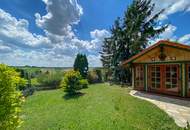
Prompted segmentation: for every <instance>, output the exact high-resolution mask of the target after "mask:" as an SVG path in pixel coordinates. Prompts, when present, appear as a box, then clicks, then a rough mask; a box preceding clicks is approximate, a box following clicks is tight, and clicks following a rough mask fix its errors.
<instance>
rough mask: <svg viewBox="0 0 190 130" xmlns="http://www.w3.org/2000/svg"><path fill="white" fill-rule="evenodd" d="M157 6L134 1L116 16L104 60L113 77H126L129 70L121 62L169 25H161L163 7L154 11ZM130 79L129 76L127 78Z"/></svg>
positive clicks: (142, 0)
mask: <svg viewBox="0 0 190 130" xmlns="http://www.w3.org/2000/svg"><path fill="white" fill-rule="evenodd" d="M154 7H155V5H154V4H153V3H152V1H151V0H134V1H133V3H132V4H131V5H130V6H129V7H128V9H127V10H126V12H125V14H124V18H122V19H121V18H117V19H116V20H115V22H114V25H113V26H112V28H111V30H110V31H111V34H112V35H111V37H109V38H106V39H105V40H104V44H103V46H102V48H103V49H102V51H101V52H100V54H101V61H102V63H103V66H104V67H105V68H108V69H109V70H110V71H111V72H112V77H113V79H114V80H120V81H121V80H122V79H124V80H126V78H127V77H126V76H127V75H128V78H129V77H130V74H129V73H130V72H129V71H126V70H123V68H121V67H120V66H119V64H120V63H121V62H123V61H124V60H127V59H129V58H130V57H131V56H133V55H135V54H137V53H139V52H140V51H142V50H143V49H145V48H146V47H147V45H148V44H149V42H148V41H149V40H151V39H154V38H155V37H156V36H158V35H159V34H161V33H162V32H164V31H165V29H166V28H167V27H168V25H167V24H166V25H159V20H158V18H159V16H160V14H162V13H163V12H164V9H162V10H160V11H159V12H157V13H156V14H153V11H154ZM128 80H130V79H128Z"/></svg>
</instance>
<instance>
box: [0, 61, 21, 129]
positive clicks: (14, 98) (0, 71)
mask: <svg viewBox="0 0 190 130" xmlns="http://www.w3.org/2000/svg"><path fill="white" fill-rule="evenodd" d="M23 83H24V82H23V80H22V79H21V78H20V77H19V73H17V72H16V71H15V70H14V69H13V68H10V67H8V66H6V65H3V64H0V130H15V129H16V128H17V127H18V126H19V125H20V123H21V120H20V118H19V114H20V111H21V104H22V101H23V97H22V94H21V92H20V91H18V89H19V88H18V87H19V86H22V85H23Z"/></svg>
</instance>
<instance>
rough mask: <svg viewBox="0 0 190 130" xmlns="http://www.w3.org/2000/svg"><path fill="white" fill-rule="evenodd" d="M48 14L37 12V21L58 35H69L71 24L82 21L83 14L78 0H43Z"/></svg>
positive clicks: (39, 24) (48, 30)
mask: <svg viewBox="0 0 190 130" xmlns="http://www.w3.org/2000/svg"><path fill="white" fill-rule="evenodd" d="M43 1H44V3H45V4H46V10H47V14H46V15H44V16H41V15H40V14H39V13H36V14H35V16H36V23H37V25H38V26H39V27H41V28H43V29H45V30H46V31H47V32H49V33H51V34H56V35H68V34H69V33H70V32H71V25H73V24H77V23H78V22H79V21H80V16H81V15H82V14H83V9H82V7H81V6H80V5H79V4H78V3H77V0H43Z"/></svg>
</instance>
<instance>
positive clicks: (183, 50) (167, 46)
mask: <svg viewBox="0 0 190 130" xmlns="http://www.w3.org/2000/svg"><path fill="white" fill-rule="evenodd" d="M175 61H190V46H187V45H183V44H179V43H175V42H170V41H159V42H158V43H156V44H154V45H153V46H151V47H148V48H147V49H145V50H144V51H142V52H140V53H139V54H137V55H135V56H133V57H132V58H130V59H129V60H127V61H125V62H123V64H122V65H127V64H129V63H154V62H175Z"/></svg>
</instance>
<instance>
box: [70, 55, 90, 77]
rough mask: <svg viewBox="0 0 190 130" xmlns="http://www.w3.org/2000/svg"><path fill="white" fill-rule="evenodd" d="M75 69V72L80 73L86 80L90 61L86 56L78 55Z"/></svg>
mask: <svg viewBox="0 0 190 130" xmlns="http://www.w3.org/2000/svg"><path fill="white" fill-rule="evenodd" d="M73 67H74V70H75V71H79V72H80V74H81V76H82V77H83V78H86V77H87V74H88V60H87V57H86V55H83V54H80V53H79V54H77V56H76V58H75V62H74V66H73Z"/></svg>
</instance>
